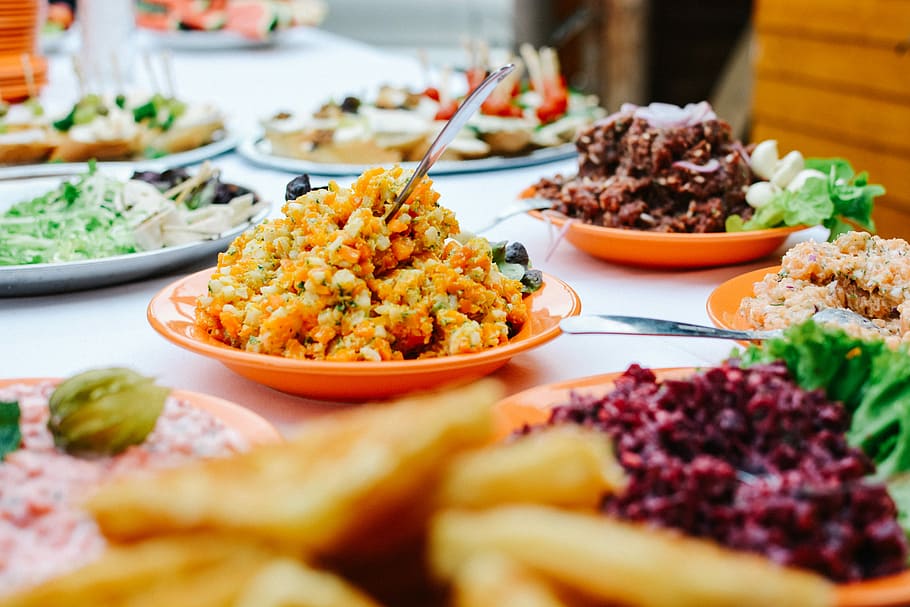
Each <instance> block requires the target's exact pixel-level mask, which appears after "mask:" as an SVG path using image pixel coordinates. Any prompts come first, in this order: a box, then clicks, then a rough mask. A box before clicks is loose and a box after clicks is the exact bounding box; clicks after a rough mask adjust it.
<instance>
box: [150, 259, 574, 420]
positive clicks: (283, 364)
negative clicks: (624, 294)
mask: <svg viewBox="0 0 910 607" xmlns="http://www.w3.org/2000/svg"><path fill="white" fill-rule="evenodd" d="M213 272H214V268H210V269H208V270H202V271H200V272H196V273H195V274H191V275H189V276H187V277H185V278H181V279H180V280H177V281H176V282H174V283H172V284H170V285H168V286H167V287H165V288H164V289H162V290H161V291H160V292H159V293H158V294H157V295H156V296H155V297H154V298H153V299H152V301H151V303H149V306H148V320H149V322H150V323H151V325H152V327H154V329H155V330H156V331H158V332H159V333H160V334H161V335H162V336H163V337H164V338H165V339H167V340H169V341H170V342H172V343H174V344H176V345H178V346H180V347H182V348H186V349H187V350H190V351H191V352H195V353H197V354H201V355H203V356H207V357H209V358H213V359H215V360H217V361H219V362H221V363H222V364H224V365H225V366H226V367H227V368H229V369H231V370H232V371H234V372H235V373H237V374H238V375H242V376H243V377H246V378H247V379H251V380H253V381H255V382H258V383H261V384H265V385H266V386H270V387H272V388H275V389H277V390H281V391H283V392H289V393H291V394H297V395H301V396H308V397H310V398H318V399H327V400H337V401H353V402H356V401H364V400H370V399H378V398H384V397H388V396H393V395H396V394H402V393H404V392H409V391H412V390H424V389H430V388H434V387H437V386H439V385H440V384H442V383H447V382H455V381H468V380H472V379H477V378H479V377H482V376H484V375H487V374H489V373H492V372H493V371H495V370H496V369H498V368H499V367H501V366H503V365H504V364H506V363H507V362H508V361H509V359H511V358H512V357H513V356H515V355H516V354H519V353H520V352H524V351H526V350H530V349H531V348H535V347H537V346H539V345H541V344H543V343H545V342H547V341H550V340H551V339H553V338H555V337H556V336H558V335H559V333H560V330H559V321H560V320H562V319H563V318H565V317H567V316H573V315H576V314H578V313H579V312H580V311H581V301H580V300H579V298H578V295H577V294H576V293H575V291H573V290H572V289H571V287H569V286H568V285H567V284H566V283H564V282H562V281H561V280H558V279H556V278H554V277H552V276H548V275H546V274H545V275H544V283H543V286H542V287H541V288H540V290H538V291H537V292H536V293H533V294H531V295H529V296H528V297H527V298H526V300H525V301H526V302H527V304H528V308H529V312H530V318H529V319H528V322H526V323H525V325H524V326H523V327H522V328H521V331H519V332H518V333H517V334H516V335H515V336H514V337H512V339H510V340H509V343H508V344H506V345H504V346H497V347H495V348H490V349H488V350H484V351H482V352H475V353H472V354H456V355H453V356H440V357H438V358H423V359H418V360H400V361H399V360H395V361H380V362H372V361H354V362H336V361H325V360H300V359H292V358H284V357H281V356H275V355H270V354H257V353H254V352H246V351H244V350H239V349H237V348H233V347H231V346H228V345H226V344H223V343H221V342H219V341H217V340H215V339H213V338H212V337H210V336H209V335H208V334H207V333H205V331H202V330H199V329H197V328H196V325H195V323H194V320H195V310H196V298H197V297H199V296H200V295H202V294H203V293H205V292H206V289H207V287H208V281H209V278H210V277H211V275H212V273H213Z"/></svg>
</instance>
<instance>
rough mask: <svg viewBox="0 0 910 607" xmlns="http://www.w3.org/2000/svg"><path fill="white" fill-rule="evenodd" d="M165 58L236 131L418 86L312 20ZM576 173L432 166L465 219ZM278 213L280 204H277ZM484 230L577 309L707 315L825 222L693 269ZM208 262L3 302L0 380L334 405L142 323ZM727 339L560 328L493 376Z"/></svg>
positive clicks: (718, 349)
mask: <svg viewBox="0 0 910 607" xmlns="http://www.w3.org/2000/svg"><path fill="white" fill-rule="evenodd" d="M173 57H174V65H175V74H176V82H177V86H178V92H179V94H180V95H181V96H183V97H186V98H188V99H194V100H212V101H214V102H216V103H217V104H219V105H220V106H221V107H222V108H224V109H225V111H226V112H227V113H228V114H229V116H230V121H231V126H232V128H233V129H235V130H236V131H237V132H238V133H240V134H242V135H250V134H252V133H254V132H255V130H256V125H257V121H258V120H259V119H260V118H262V117H264V116H266V115H269V113H271V112H274V111H276V110H279V109H282V108H285V109H296V110H299V111H300V110H311V109H314V108H315V107H317V106H318V105H319V104H320V103H321V102H323V101H325V100H327V99H328V98H330V97H332V96H335V97H336V98H340V97H341V96H343V95H345V94H365V93H367V92H368V91H371V90H374V88H375V87H376V86H378V85H379V84H382V83H396V84H411V85H415V86H423V85H425V82H424V76H423V74H422V73H421V70H420V69H419V64H418V63H417V61H416V58H413V57H401V56H392V55H388V54H384V53H382V52H380V51H378V50H376V49H372V48H369V47H367V46H365V45H362V44H359V43H356V42H353V41H350V40H345V39H340V38H338V37H336V36H332V35H329V34H326V33H324V32H319V31H307V32H304V33H301V34H299V35H297V36H294V37H293V38H292V39H291V40H289V41H287V42H285V43H282V44H281V45H280V46H276V47H272V48H262V49H252V50H243V51H239V50H238V51H218V52H215V51H204V52H203V51H197V52H187V51H183V52H173ZM69 66H70V64H69V60H68V59H67V58H66V57H64V56H57V57H55V58H53V60H52V68H51V84H50V86H49V87H48V89H47V90H46V91H45V93H44V96H45V98H46V99H47V100H48V101H50V102H57V103H63V102H68V101H70V100H71V99H73V98H74V97H75V95H76V85H75V79H74V77H73V75H72V72H71V70H70V67H69ZM137 66H141V63H139V62H137ZM136 80H137V81H138V82H139V83H140V84H141V83H142V82H143V81H145V80H146V77H145V74H144V73H143V70H141V69H138V67H137V71H136ZM217 164H218V165H219V166H220V167H222V168H223V175H224V176H225V177H226V178H227V179H228V180H230V181H236V182H238V183H244V184H248V185H251V186H253V187H254V188H256V189H257V190H258V191H259V192H260V193H261V194H262V195H263V196H264V197H266V198H269V199H271V200H276V201H279V200H281V197H282V196H283V194H284V188H285V184H286V183H287V181H288V180H289V179H290V178H291V177H292V175H290V174H287V173H282V172H279V171H272V170H263V169H260V168H256V167H253V166H251V165H249V164H247V163H246V162H245V161H244V160H243V159H242V158H240V157H238V156H236V155H234V154H230V155H226V156H222V157H220V158H218V159H217ZM573 170H574V161H564V162H560V163H554V164H550V165H542V166H536V167H530V168H524V169H518V170H509V171H493V172H485V173H477V174H467V175H454V176H438V177H434V181H435V185H436V188H437V189H438V191H439V192H440V194H441V199H440V201H441V203H442V204H444V205H446V206H448V207H450V208H452V209H454V210H455V211H456V213H457V215H458V217H459V220H460V222H461V224H462V226H465V227H467V228H470V226H472V225H481V224H482V223H485V222H486V221H487V220H488V219H489V218H491V217H492V216H493V215H494V214H495V212H496V210H497V209H498V208H499V207H501V206H503V205H506V204H508V203H509V202H510V201H512V200H514V198H515V196H516V194H517V193H518V192H520V191H521V190H522V189H523V188H525V187H526V186H528V185H529V184H531V183H534V182H535V181H536V180H537V179H538V178H539V177H541V176H544V175H551V174H554V173H558V172H563V173H571V172H573ZM431 176H432V172H431ZM320 179H321V178H319V177H317V178H316V179H315V181H319V180H320ZM339 181H342V182H347V181H349V179H344V180H339ZM279 206H280V205H279ZM274 214H278V208H277V207H276V209H275V210H274ZM489 236H490V237H491V239H496V240H501V239H508V240H519V241H521V242H523V243H524V244H525V245H526V246H527V248H528V251H529V252H530V255H531V259H532V261H533V262H534V264H535V266H537V267H539V268H541V269H542V270H544V271H546V272H548V273H550V274H553V275H555V276H558V277H560V278H561V279H563V280H565V281H566V282H567V283H569V284H570V285H571V286H572V287H573V288H574V289H575V290H576V291H577V292H578V294H579V295H580V297H581V300H582V304H583V310H584V311H585V312H589V313H616V314H629V315H638V316H651V317H656V318H667V319H674V320H680V321H687V322H695V323H702V324H707V323H708V317H707V314H706V310H705V302H706V299H707V297H708V295H709V294H710V293H711V291H712V289H714V288H715V287H716V286H717V285H718V284H720V283H721V282H723V281H724V280H726V279H728V278H731V277H733V276H735V275H737V274H740V273H742V272H746V271H749V270H752V269H756V268H760V267H764V266H769V265H774V264H775V263H776V262H777V260H778V259H779V253H781V252H782V251H783V250H785V249H786V247H787V246H790V245H792V244H793V243H794V242H795V241H796V240H797V239H804V238H807V237H809V236H814V237H816V238H819V237H823V236H824V233H823V232H819V231H811V230H810V231H808V232H802V233H799V234H797V235H794V236H791V238H790V240H789V241H788V243H787V244H786V245H785V246H784V247H782V248H781V250H780V251H778V255H777V256H776V257H770V258H767V259H764V260H760V261H756V262H754V263H750V264H745V265H739V266H731V267H724V268H716V269H709V270H702V271H654V270H645V269H638V268H630V267H622V266H617V265H612V264H610V263H606V262H604V261H600V260H598V259H594V258H592V257H589V256H588V255H586V254H584V253H582V252H580V251H578V250H576V249H574V248H573V247H572V246H571V245H570V244H569V243H568V242H563V243H561V244H560V245H559V247H558V248H557V250H556V251H555V253H554V254H553V255H552V256H551V258H550V259H544V256H545V252H546V251H547V249H548V246H549V243H550V240H549V233H548V230H547V227H546V226H545V225H544V224H543V223H541V222H537V221H535V220H533V219H531V218H529V217H524V216H521V217H516V218H514V219H512V220H510V221H508V222H507V223H505V224H502V225H501V226H499V227H498V228H496V229H495V230H494V231H492V232H491V233H490V234H489ZM214 262H215V260H214V259H211V260H207V261H206V262H205V263H203V264H200V265H198V266H197V267H194V268H188V269H187V270H186V271H185V272H181V273H178V274H172V275H167V276H161V277H158V278H155V279H151V280H145V281H141V282H135V283H131V284H124V285H120V286H116V287H111V288H104V289H97V290H92V291H84V292H77V293H69V294H62V295H56V296H46V297H24V298H6V299H0V361H2V362H0V377H7V378H17V377H56V376H67V375H71V374H74V373H76V372H78V371H81V370H84V369H88V368H93V367H101V366H114V365H117V366H129V367H132V368H134V369H136V370H137V371H139V372H141V373H144V374H147V375H152V376H155V377H157V378H159V380H160V382H161V383H163V384H165V385H169V386H172V387H175V388H182V389H186V390H194V391H198V392H205V393H208V394H213V395H216V396H219V397H222V398H226V399H228V400H231V401H234V402H237V403H240V404H242V405H244V406H246V407H249V408H250V409H253V410H255V411H257V412H259V413H260V414H262V415H263V416H265V417H266V418H268V419H269V420H271V421H273V422H274V423H275V424H276V425H278V426H279V427H280V428H283V429H287V428H288V427H289V425H291V424H293V423H296V422H299V421H301V420H304V419H305V418H307V417H308V416H312V415H317V414H322V413H326V412H330V411H334V410H337V409H338V407H339V406H343V405H340V404H339V403H326V402H319V401H313V400H308V399H305V398H300V397H296V396H290V395H287V394H283V393H280V392H277V391H274V390H271V389H269V388H266V387H263V386H261V385H258V384H256V383H253V382H251V381H248V380H246V379H244V378H242V377H239V376H237V375H235V374H234V373H232V372H231V371H229V370H228V369H226V368H225V367H223V366H222V365H221V364H219V363H218V362H215V361H212V360H209V359H207V358H204V357H201V356H198V355H196V354H192V353H190V352H187V351H185V350H182V349H180V348H178V347H177V346H174V345H172V344H171V343H169V342H167V341H165V340H164V339H163V338H162V337H160V336H159V335H158V334H157V333H156V332H155V331H154V330H153V329H152V328H151V327H150V326H149V324H148V322H147V321H146V306H147V305H148V302H149V300H150V299H151V297H152V296H153V295H154V294H155V293H156V292H158V291H159V290H160V289H162V288H163V287H164V286H166V285H167V284H169V283H170V282H172V281H173V280H175V279H176V278H178V277H179V276H180V275H182V274H185V273H187V272H189V271H190V270H195V269H201V268H204V267H208V266H212V265H214ZM732 347H733V345H732V343H731V342H725V341H721V340H705V339H693V338H662V337H633V336H593V335H592V336H570V335H563V336H560V337H559V338H557V339H555V340H554V341H551V342H549V343H547V344H545V345H543V346H541V347H539V348H537V349H535V350H533V351H530V352H526V353H523V354H520V355H518V356H516V357H515V358H514V359H513V360H512V361H511V362H510V363H509V364H508V365H506V366H505V367H503V368H502V369H500V370H499V371H498V372H496V373H495V374H494V377H497V378H499V379H500V380H502V381H503V382H504V383H505V385H506V386H507V390H508V392H509V393H514V392H516V391H519V390H522V389H525V388H529V387H531V386H534V385H537V384H542V383H549V382H554V381H562V380H567V379H571V378H576V377H583V376H587V375H594V374H600V373H607V372H612V371H620V370H622V369H624V368H625V367H626V366H628V365H629V364H630V363H632V362H637V363H640V364H643V365H647V366H652V367H675V366H697V365H705V364H712V363H716V362H718V361H720V360H721V359H722V358H723V357H724V356H725V355H727V354H728V353H729V352H730V351H731V349H732Z"/></svg>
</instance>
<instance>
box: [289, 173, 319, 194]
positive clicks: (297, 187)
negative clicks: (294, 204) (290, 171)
mask: <svg viewBox="0 0 910 607" xmlns="http://www.w3.org/2000/svg"><path fill="white" fill-rule="evenodd" d="M312 189H313V187H312V186H311V185H310V176H309V175H306V174H304V175H298V176H297V177H294V178H293V179H291V181H290V182H288V186H287V187H286V188H285V190H284V199H285V200H297V199H298V198H300V197H301V196H303V195H304V194H307V193H309V191H310V190H312Z"/></svg>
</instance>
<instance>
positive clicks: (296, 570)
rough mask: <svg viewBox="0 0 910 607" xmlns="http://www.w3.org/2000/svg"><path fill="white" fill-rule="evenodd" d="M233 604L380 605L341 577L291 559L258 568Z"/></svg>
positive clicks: (274, 606) (287, 606)
mask: <svg viewBox="0 0 910 607" xmlns="http://www.w3.org/2000/svg"><path fill="white" fill-rule="evenodd" d="M232 607H379V603H377V602H375V601H374V600H373V599H371V598H370V597H368V596H366V595H365V594H363V593H362V592H360V591H359V590H357V589H356V588H354V587H353V586H351V585H350V584H348V583H347V582H346V581H344V579H342V578H341V577H339V576H337V575H334V574H331V573H328V572H326V571H319V570H317V569H311V568H310V567H307V566H306V565H304V564H302V563H299V562H297V561H295V560H293V559H276V560H274V561H272V562H270V563H269V564H267V565H266V566H264V567H263V568H262V569H260V570H259V571H258V572H257V573H256V575H255V576H254V577H253V579H252V580H250V581H249V583H248V584H247V585H246V588H244V590H243V592H242V593H241V595H240V596H239V597H238V598H237V600H236V601H234V603H233V606H232Z"/></svg>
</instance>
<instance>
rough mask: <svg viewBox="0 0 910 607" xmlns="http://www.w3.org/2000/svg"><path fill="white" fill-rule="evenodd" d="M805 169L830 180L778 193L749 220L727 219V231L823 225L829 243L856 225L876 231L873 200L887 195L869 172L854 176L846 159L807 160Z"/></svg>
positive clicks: (810, 183)
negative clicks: (823, 175) (816, 171)
mask: <svg viewBox="0 0 910 607" xmlns="http://www.w3.org/2000/svg"><path fill="white" fill-rule="evenodd" d="M806 168H807V169H816V170H818V171H821V172H822V173H824V174H825V175H827V179H821V178H810V179H807V180H806V182H805V183H804V184H803V186H802V187H801V188H800V189H799V190H797V191H795V192H790V191H787V190H784V191H781V192H779V193H778V194H777V195H775V196H774V198H772V199H771V200H770V201H769V202H768V203H767V204H766V205H764V206H763V207H760V208H759V209H756V211H755V213H754V214H753V215H752V218H751V219H749V220H748V221H743V219H742V217H739V216H737V215H732V216H730V217H728V218H727V221H726V229H727V231H728V232H741V231H744V230H763V229H767V228H776V227H783V226H798V225H808V226H814V225H823V226H825V227H826V228H828V230H829V231H830V234H829V237H828V239H829V240H834V239H835V238H837V237H838V236H839V235H841V234H843V233H844V232H849V231H850V230H853V229H855V227H856V226H858V227H861V228H863V229H865V230H868V231H870V232H874V231H875V223H874V222H873V220H872V210H873V206H874V201H875V198H876V197H878V196H881V195H882V194H884V193H885V188H883V187H882V186H880V185H877V184H870V183H869V176H868V174H867V173H866V172H862V173H860V174H858V175H856V174H854V171H853V167H852V166H851V165H850V163H849V162H848V161H847V160H845V159H843V158H808V159H806Z"/></svg>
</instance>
